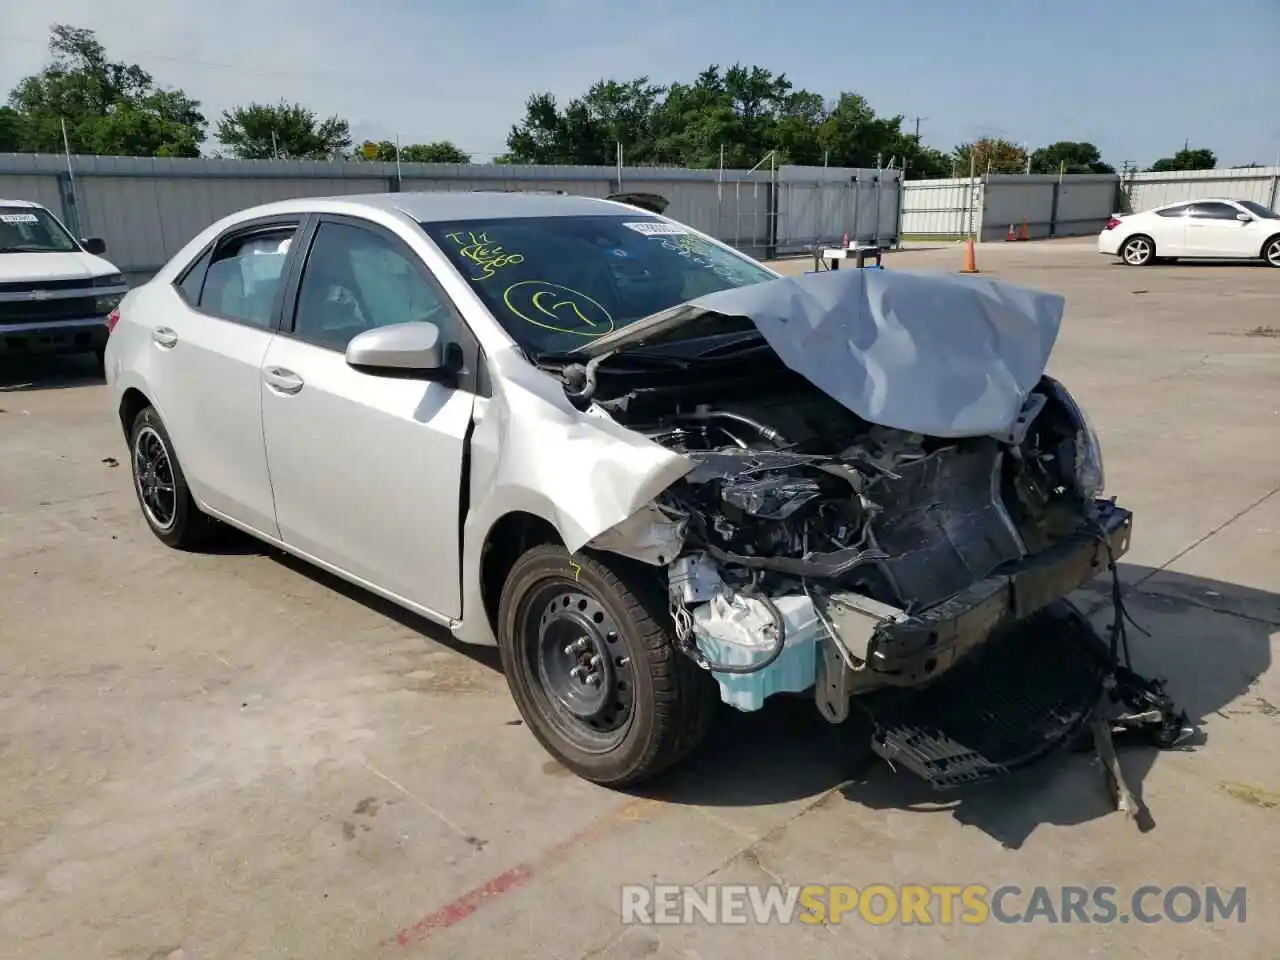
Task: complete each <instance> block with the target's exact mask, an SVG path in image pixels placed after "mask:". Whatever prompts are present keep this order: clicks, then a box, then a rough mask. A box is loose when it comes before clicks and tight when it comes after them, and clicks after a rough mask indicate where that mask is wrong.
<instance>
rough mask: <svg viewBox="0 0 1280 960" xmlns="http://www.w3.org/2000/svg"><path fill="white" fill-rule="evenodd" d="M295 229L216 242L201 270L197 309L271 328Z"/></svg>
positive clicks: (264, 232) (272, 230) (291, 227)
mask: <svg viewBox="0 0 1280 960" xmlns="http://www.w3.org/2000/svg"><path fill="white" fill-rule="evenodd" d="M296 229H297V228H296V227H294V226H288V227H279V228H274V229H270V230H259V231H255V232H254V233H250V234H246V235H241V236H238V237H232V238H230V239H228V240H224V241H223V242H221V243H219V244H218V246H217V247H215V248H214V250H213V253H212V256H211V257H210V260H209V265H208V268H207V270H205V271H204V283H203V285H202V286H201V288H200V291H199V300H198V301H197V307H198V308H199V310H200V311H201V312H202V313H209V314H212V315H213V316H215V317H224V318H226V319H228V320H236V321H239V322H240V323H246V324H249V325H250V326H254V327H261V328H262V329H267V328H268V327H270V326H271V324H272V316H273V315H272V310H273V308H274V306H275V303H276V295H277V293H279V290H280V282H281V275H282V274H283V272H284V263H285V259H286V258H287V257H288V255H289V244H290V243H291V242H292V240H293V235H294V233H295V232H296ZM198 267H199V265H198V264H197V268H198ZM192 272H193V273H195V272H198V269H197V270H193V271H192ZM187 279H190V278H187ZM193 282H194V281H193ZM185 283H186V280H184V285H185ZM184 295H186V293H185V291H184Z"/></svg>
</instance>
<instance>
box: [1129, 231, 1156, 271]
mask: <svg viewBox="0 0 1280 960" xmlns="http://www.w3.org/2000/svg"><path fill="white" fill-rule="evenodd" d="M1150 259H1151V243H1150V241H1148V240H1146V239H1145V238H1143V237H1134V238H1133V239H1132V240H1129V241H1127V242H1126V243H1125V245H1124V262H1125V263H1127V264H1129V265H1130V266H1134V267H1140V266H1142V265H1143V264H1144V263H1146V262H1147V261H1148V260H1150Z"/></svg>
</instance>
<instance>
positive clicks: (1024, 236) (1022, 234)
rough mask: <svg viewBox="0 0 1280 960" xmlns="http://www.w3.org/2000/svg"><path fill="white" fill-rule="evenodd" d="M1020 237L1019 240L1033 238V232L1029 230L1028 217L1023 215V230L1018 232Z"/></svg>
mask: <svg viewBox="0 0 1280 960" xmlns="http://www.w3.org/2000/svg"><path fill="white" fill-rule="evenodd" d="M1018 239H1019V240H1030V239H1031V233H1030V231H1028V230H1027V218H1026V217H1023V218H1022V231H1021V232H1020V233H1019V234H1018Z"/></svg>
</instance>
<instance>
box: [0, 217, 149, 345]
mask: <svg viewBox="0 0 1280 960" xmlns="http://www.w3.org/2000/svg"><path fill="white" fill-rule="evenodd" d="M106 249H107V247H106V244H105V243H104V242H103V241H102V240H100V239H97V238H90V239H85V240H76V239H75V238H74V237H73V236H72V235H71V232H70V231H69V230H67V228H66V227H65V226H63V225H62V222H61V221H60V220H59V219H58V218H57V217H55V216H54V215H53V214H52V213H50V212H49V210H47V209H46V208H44V207H42V206H40V205H39V204H38V203H30V202H28V201H26V200H2V199H0V357H24V356H31V355H35V354H50V353H93V354H95V355H96V356H97V358H98V362H99V363H101V362H102V351H103V349H104V348H105V347H106V343H107V315H108V314H109V313H110V312H111V311H112V310H114V309H115V308H116V305H117V304H119V303H120V301H121V299H123V297H124V295H125V294H126V293H127V292H128V290H129V287H128V285H127V284H126V283H125V279H124V276H123V275H122V274H121V273H120V271H119V270H118V269H117V268H116V267H115V265H114V264H112V263H111V262H110V261H109V260H104V259H103V257H102V254H103V253H105V252H106Z"/></svg>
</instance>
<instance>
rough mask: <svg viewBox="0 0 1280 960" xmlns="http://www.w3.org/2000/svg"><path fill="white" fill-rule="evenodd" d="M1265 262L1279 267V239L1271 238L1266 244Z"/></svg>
mask: <svg viewBox="0 0 1280 960" xmlns="http://www.w3.org/2000/svg"><path fill="white" fill-rule="evenodd" d="M1267 263H1270V264H1272V265H1274V266H1277V267H1280V240H1272V241H1271V243H1270V244H1268V245H1267Z"/></svg>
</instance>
